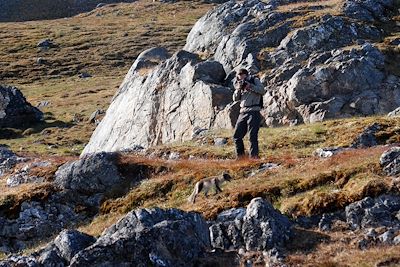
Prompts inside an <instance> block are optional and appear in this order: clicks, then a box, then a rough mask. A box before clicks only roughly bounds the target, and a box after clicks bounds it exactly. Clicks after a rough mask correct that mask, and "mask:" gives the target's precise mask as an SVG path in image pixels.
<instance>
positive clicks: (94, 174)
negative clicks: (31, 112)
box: [0, 117, 400, 266]
mask: <svg viewBox="0 0 400 267" xmlns="http://www.w3.org/2000/svg"><path fill="white" fill-rule="evenodd" d="M349 129H351V131H350V130H349ZM399 129H400V125H399V120H398V117H393V118H392V117H371V118H367V119H365V118H359V119H346V120H332V121H328V122H323V123H315V124H310V125H299V126H292V127H282V128H271V129H262V131H261V133H260V147H261V148H262V154H261V156H262V159H261V160H258V161H247V160H243V161H235V160H231V159H230V158H232V157H233V156H234V154H233V153H234V147H233V143H232V141H231V140H230V139H229V137H230V136H231V134H232V133H231V132H230V131H226V132H215V131H214V132H213V131H206V132H203V133H202V134H199V135H198V136H196V137H195V138H194V139H193V140H192V141H190V142H186V143H183V144H175V145H164V146H160V147H152V148H151V149H149V150H147V151H141V152H137V153H132V152H130V153H99V154H96V155H92V156H88V157H85V158H82V159H77V158H65V157H20V156H17V155H15V154H14V153H13V152H12V151H10V150H8V149H7V148H5V147H3V148H1V150H0V153H1V154H0V155H1V158H0V170H1V172H2V174H1V175H2V176H1V178H0V183H1V184H0V185H1V187H2V191H1V194H0V211H1V213H0V224H1V226H2V227H1V229H2V231H1V232H0V237H1V243H0V244H1V245H0V248H1V251H3V253H4V255H3V261H1V263H0V266H15V265H16V264H18V266H32V265H34V264H36V265H37V266H48V265H50V264H51V263H60V264H62V265H60V266H88V265H90V266H101V264H102V263H104V262H107V264H109V265H113V266H118V265H127V266H140V265H141V264H142V265H143V266H152V265H154V266H163V265H162V264H161V263H165V264H164V266H245V264H247V265H248V266H249V265H250V266H265V264H270V265H271V266H284V265H286V266H376V265H378V266H389V265H385V264H388V262H389V263H390V262H394V263H396V262H398V261H399V258H400V254H399V251H400V250H399V245H400V243H399V236H400V232H399V218H398V213H399V207H400V206H399V204H398V203H400V199H399V189H400V185H399V181H398V178H396V177H398V175H399V173H400V169H399V165H398V162H399V158H400V153H399V151H400V148H399V147H398V146H397V145H398V144H399V143H400V132H399ZM223 171H225V172H228V173H229V174H230V175H231V176H232V177H233V179H232V181H230V182H229V183H225V184H223V185H222V189H223V192H222V193H219V194H215V195H214V194H213V193H212V192H210V195H209V196H208V197H206V196H204V195H203V194H202V193H201V194H200V195H199V196H198V198H197V200H196V202H195V203H194V204H190V203H188V201H187V198H188V196H189V195H190V194H191V192H192V190H193V186H194V184H195V182H197V181H199V180H200V179H202V178H204V177H210V176H213V175H220V174H221V173H222V172H223ZM271 204H272V205H271ZM63 229H68V230H63ZM382 247H384V251H383V249H382ZM18 251H21V252H22V255H21V254H17V252H18ZM132 251H135V253H132ZM127 255H129V256H127ZM327 255H328V256H327ZM349 255H351V256H349Z"/></svg>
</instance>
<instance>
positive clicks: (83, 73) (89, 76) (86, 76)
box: [78, 72, 92, 79]
mask: <svg viewBox="0 0 400 267" xmlns="http://www.w3.org/2000/svg"><path fill="white" fill-rule="evenodd" d="M78 77H79V78H81V79H87V78H91V77H92V75H90V74H89V73H87V72H81V73H79V75H78Z"/></svg>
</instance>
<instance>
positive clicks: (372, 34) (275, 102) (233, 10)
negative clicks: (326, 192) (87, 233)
mask: <svg viewBox="0 0 400 267" xmlns="http://www.w3.org/2000/svg"><path fill="white" fill-rule="evenodd" d="M289 2H290V1H289ZM287 3H288V1H274V0H269V1H260V0H250V1H228V2H226V3H224V4H221V5H220V6H218V7H216V8H215V9H213V10H211V11H209V12H208V13H207V14H206V15H204V16H203V17H202V18H201V19H199V20H198V22H197V23H196V24H195V25H194V27H193V28H192V30H191V31H190V33H189V35H188V37H187V42H186V45H185V46H184V51H180V52H178V53H176V54H174V55H173V56H172V57H170V56H169V54H168V52H167V51H166V50H165V49H162V48H153V49H150V50H147V51H144V52H143V54H141V55H140V56H139V57H138V59H137V60H136V62H135V63H134V64H133V66H132V67H131V69H130V70H129V73H128V74H127V76H126V77H125V80H124V81H123V83H122V85H121V87H120V89H119V91H118V92H117V93H116V95H115V96H114V98H113V101H112V103H111V106H110V108H109V109H108V111H107V113H106V116H105V118H104V119H103V121H102V122H101V123H100V124H99V126H98V128H97V129H96V131H95V133H94V134H93V136H92V138H91V140H90V142H89V144H88V145H87V146H86V148H85V150H84V151H83V155H84V154H87V153H93V152H99V151H118V150H124V149H128V148H129V147H132V146H135V145H139V146H142V147H144V148H147V147H150V146H153V145H157V144H162V143H169V142H180V141H185V140H189V139H190V138H191V133H192V132H193V131H194V129H203V128H204V129H211V128H232V127H233V126H234V123H235V122H236V118H237V114H238V105H237V103H230V102H231V101H232V99H231V94H232V92H231V91H230V90H229V88H228V86H231V85H232V78H233V77H234V74H235V73H234V71H235V70H236V69H237V68H239V67H247V68H249V69H250V70H252V71H253V72H258V73H259V74H260V75H261V77H260V78H261V81H262V82H263V83H264V84H265V85H266V86H268V90H267V93H266V95H265V96H264V107H265V108H264V109H263V110H262V115H263V117H264V120H263V121H264V122H265V124H266V125H268V126H276V125H295V124H298V123H311V122H316V121H322V120H325V119H330V118H345V117H352V116H369V115H373V114H387V113H388V112H390V111H392V110H394V109H395V108H397V107H399V106H400V86H399V84H400V78H399V77H398V76H396V73H393V72H392V71H390V69H389V68H387V66H386V63H385V62H386V61H385V60H386V56H385V54H384V53H382V52H381V51H380V50H379V49H378V48H377V47H376V46H374V45H373V43H374V42H381V41H382V38H384V37H385V36H384V34H385V33H384V32H383V31H382V30H381V29H379V28H378V27H377V24H376V23H375V22H376V21H377V20H378V21H385V19H386V16H389V15H390V11H391V8H392V6H393V2H392V1H391V0H387V1H386V0H369V1H355V0H348V1H346V3H345V4H344V5H341V6H340V8H341V10H342V11H343V12H344V14H348V16H347V17H346V16H334V15H329V14H327V15H323V16H316V17H315V18H313V19H309V20H306V21H304V23H303V24H302V25H301V26H299V25H298V24H296V23H295V21H296V18H295V17H296V16H298V14H297V13H295V12H291V11H285V12H284V11H281V9H279V8H278V7H279V6H280V5H285V4H287ZM362 10H364V11H365V10H368V12H370V13H371V14H372V15H373V20H369V19H363V18H360V19H357V18H355V17H357V16H358V14H364V13H365V12H364V11H362ZM375 11H376V12H375ZM363 12H364V13H363ZM365 14H366V13H365ZM349 47H353V48H352V49H349ZM186 51H187V52H186ZM197 55H199V56H201V58H208V60H206V61H202V60H200V59H199V56H197ZM127 111H128V112H127Z"/></svg>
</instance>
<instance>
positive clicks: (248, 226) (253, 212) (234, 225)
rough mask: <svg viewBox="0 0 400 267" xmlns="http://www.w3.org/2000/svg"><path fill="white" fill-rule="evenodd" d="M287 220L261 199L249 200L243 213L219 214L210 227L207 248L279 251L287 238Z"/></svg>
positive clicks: (288, 236)
mask: <svg viewBox="0 0 400 267" xmlns="http://www.w3.org/2000/svg"><path fill="white" fill-rule="evenodd" d="M291 227H292V224H291V222H290V221H289V219H288V218H287V217H286V216H284V215H282V214H281V213H280V212H278V211H277V210H275V209H274V208H273V207H272V205H271V204H270V203H268V202H267V201H265V200H263V199H262V198H255V199H253V200H252V201H251V202H250V204H249V205H248V206H247V209H246V210H243V209H234V210H230V211H229V212H228V213H227V212H224V213H222V214H220V215H219V216H218V218H217V221H216V222H215V223H213V224H212V225H211V226H210V237H211V245H212V246H213V247H214V248H220V249H240V248H244V249H246V250H248V251H268V250H271V249H277V248H281V247H283V245H284V244H285V242H286V241H288V240H289V238H290V236H291Z"/></svg>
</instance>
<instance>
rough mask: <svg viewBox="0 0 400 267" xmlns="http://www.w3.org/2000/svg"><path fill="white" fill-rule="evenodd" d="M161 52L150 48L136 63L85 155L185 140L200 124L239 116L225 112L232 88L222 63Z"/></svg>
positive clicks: (214, 124)
mask: <svg viewBox="0 0 400 267" xmlns="http://www.w3.org/2000/svg"><path fill="white" fill-rule="evenodd" d="M155 51H157V53H153V52H155ZM160 51H161V52H162V51H163V50H162V49H153V50H150V51H149V50H148V51H145V52H144V54H142V55H140V56H139V58H138V60H137V61H136V62H135V63H134V64H133V66H132V68H131V69H130V71H129V73H128V74H127V76H126V77H125V80H124V82H123V83H122V85H121V87H120V89H119V91H118V92H117V93H116V95H115V96H114V98H113V101H112V103H111V105H110V107H109V109H108V110H107V112H106V115H105V117H104V118H103V120H102V121H101V123H100V124H99V126H98V127H97V128H96V130H95V132H94V133H93V135H92V137H91V139H90V141H89V144H88V145H87V146H86V147H85V149H84V151H83V153H82V154H83V155H85V154H88V153H93V152H98V151H118V150H124V149H128V148H130V147H132V146H134V145H140V146H142V147H145V148H147V147H149V146H152V145H157V144H161V143H166V142H171V141H184V140H189V139H191V137H192V136H191V135H192V132H193V130H194V129H196V128H206V129H209V128H210V127H223V128H227V127H228V128H229V127H232V126H233V125H234V123H235V122H236V121H235V120H236V118H232V116H229V115H230V112H223V111H224V109H225V108H226V106H227V105H228V104H229V103H230V102H231V101H232V91H231V90H230V89H229V88H228V87H225V86H224V79H225V71H224V69H223V67H222V65H221V64H220V63H218V62H216V61H201V60H200V59H199V58H198V56H197V55H195V54H192V53H188V52H186V51H180V52H178V53H176V54H174V55H173V56H172V57H171V58H169V59H167V60H165V57H166V54H165V53H161V52H160ZM160 54H161V56H160ZM163 60H165V61H164V62H162V63H160V64H158V65H155V66H154V64H153V62H154V61H156V62H157V63H158V62H159V61H163ZM152 66H153V67H152ZM228 108H229V107H228ZM221 117H223V118H221ZM221 123H226V124H229V125H221Z"/></svg>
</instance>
